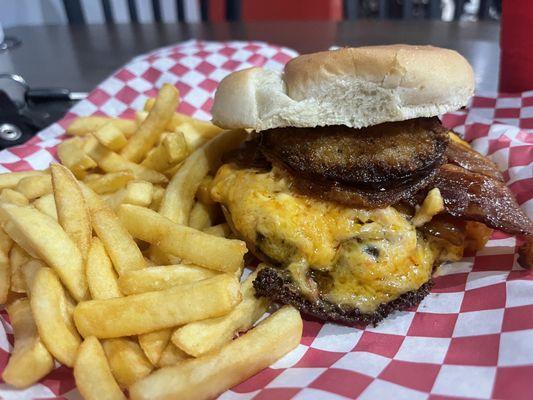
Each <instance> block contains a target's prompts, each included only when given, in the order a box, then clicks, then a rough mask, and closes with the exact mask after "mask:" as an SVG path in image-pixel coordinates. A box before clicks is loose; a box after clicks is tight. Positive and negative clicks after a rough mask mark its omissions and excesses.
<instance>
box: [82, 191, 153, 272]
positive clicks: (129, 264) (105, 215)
mask: <svg viewBox="0 0 533 400" xmlns="http://www.w3.org/2000/svg"><path fill="white" fill-rule="evenodd" d="M81 188H82V192H83V196H84V197H85V201H86V202H87V205H88V206H89V213H90V214H91V220H92V224H93V229H94V231H95V232H96V234H97V235H98V237H99V238H100V240H101V241H102V243H103V245H104V247H105V249H106V251H107V254H108V255H109V258H111V261H113V266H114V267H115V270H116V271H117V272H118V274H119V275H120V274H123V273H124V272H126V271H130V270H135V269H141V268H144V267H146V261H145V260H144V257H143V255H142V253H141V251H140V250H139V248H138V247H137V244H136V243H135V241H134V240H133V238H132V237H131V235H130V234H129V233H128V231H127V230H126V228H124V226H123V225H122V224H121V223H120V221H119V219H118V218H117V216H116V215H115V213H114V212H113V211H112V210H111V209H110V208H109V207H108V206H107V204H105V203H104V201H103V200H102V199H101V198H100V197H99V196H98V195H97V194H96V193H94V192H93V191H92V190H91V189H89V188H87V187H86V186H83V185H81Z"/></svg>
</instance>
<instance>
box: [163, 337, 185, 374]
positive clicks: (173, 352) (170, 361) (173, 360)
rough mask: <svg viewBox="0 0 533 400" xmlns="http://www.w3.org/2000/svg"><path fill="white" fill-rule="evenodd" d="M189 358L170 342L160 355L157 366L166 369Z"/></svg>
mask: <svg viewBox="0 0 533 400" xmlns="http://www.w3.org/2000/svg"><path fill="white" fill-rule="evenodd" d="M188 358H191V357H190V356H189V355H188V354H187V353H185V352H184V351H183V350H180V349H178V348H177V347H176V346H174V344H173V343H172V342H169V343H168V344H167V345H166V347H165V348H164V349H163V352H162V353H161V357H159V361H158V362H157V366H158V367H159V368H162V367H168V366H169V365H176V364H177V363H179V362H181V361H184V360H186V359H188Z"/></svg>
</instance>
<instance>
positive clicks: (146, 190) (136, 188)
mask: <svg viewBox="0 0 533 400" xmlns="http://www.w3.org/2000/svg"><path fill="white" fill-rule="evenodd" d="M153 191H154V185H152V184H151V183H150V182H146V181H131V182H128V184H127V186H126V190H125V192H124V199H123V200H122V202H123V203H127V204H134V205H137V206H142V207H148V206H149V205H150V203H152V194H153Z"/></svg>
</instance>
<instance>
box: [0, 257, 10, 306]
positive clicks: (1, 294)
mask: <svg viewBox="0 0 533 400" xmlns="http://www.w3.org/2000/svg"><path fill="white" fill-rule="evenodd" d="M10 286H11V266H10V264H9V258H8V257H7V255H6V254H5V253H4V252H3V251H0V304H6V302H7V297H8V295H9V288H10Z"/></svg>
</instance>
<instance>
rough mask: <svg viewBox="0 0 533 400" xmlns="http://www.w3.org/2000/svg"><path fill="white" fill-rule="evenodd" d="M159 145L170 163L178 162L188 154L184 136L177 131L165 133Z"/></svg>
mask: <svg viewBox="0 0 533 400" xmlns="http://www.w3.org/2000/svg"><path fill="white" fill-rule="evenodd" d="M161 145H162V146H163V148H164V149H165V151H166V157H167V159H168V161H169V163H170V164H176V163H179V162H181V161H183V160H184V159H185V157H187V156H188V155H189V148H188V146H187V142H186V140H185V136H183V133H181V132H179V131H178V132H169V133H168V134H167V135H165V136H164V137H163V140H162V141H161ZM165 169H166V168H165Z"/></svg>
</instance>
